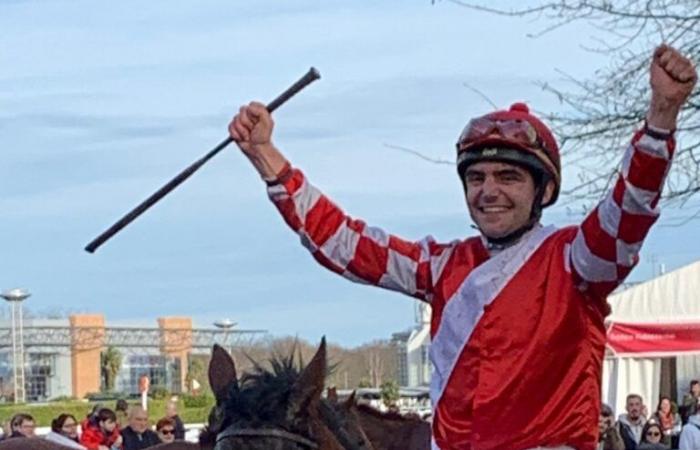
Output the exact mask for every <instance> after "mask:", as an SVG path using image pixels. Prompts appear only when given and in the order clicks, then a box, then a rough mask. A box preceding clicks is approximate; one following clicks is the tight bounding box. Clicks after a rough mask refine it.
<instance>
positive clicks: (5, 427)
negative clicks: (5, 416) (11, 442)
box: [0, 420, 12, 442]
mask: <svg viewBox="0 0 700 450" xmlns="http://www.w3.org/2000/svg"><path fill="white" fill-rule="evenodd" d="M0 431H1V432H2V435H0V442H2V441H4V440H5V439H7V438H9V437H10V435H11V434H12V427H11V426H10V421H9V420H8V421H5V422H3V423H2V429H0Z"/></svg>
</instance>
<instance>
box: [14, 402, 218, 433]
mask: <svg viewBox="0 0 700 450" xmlns="http://www.w3.org/2000/svg"><path fill="white" fill-rule="evenodd" d="M206 399H207V400H206V403H204V404H202V403H198V404H197V406H196V407H190V408H188V407H186V406H185V404H184V403H183V402H182V400H180V402H179V404H178V411H179V413H180V417H181V418H182V420H183V421H184V422H185V423H202V422H206V420H207V417H208V416H209V410H210V409H211V407H212V406H213V404H214V400H213V399H212V398H211V397H206ZM114 403H115V402H113V401H109V402H103V403H102V404H103V405H104V406H106V407H108V408H114ZM138 403H139V402H138V401H134V400H132V401H129V404H130V405H132V404H138ZM165 403H166V400H150V401H149V402H148V412H149V415H150V418H151V422H152V423H154V424H155V422H156V421H157V420H158V419H160V418H161V417H163V416H164V415H165ZM188 403H189V404H191V403H190V402H188ZM95 404H96V403H88V402H85V401H73V402H51V403H46V404H39V405H34V404H26V405H0V423H5V422H6V421H8V420H10V418H11V417H12V416H13V415H15V414H17V413H19V412H24V413H29V414H31V415H32V416H33V417H34V419H35V420H36V422H37V426H40V427H48V426H51V421H52V420H53V419H54V418H55V417H57V416H58V415H59V414H62V413H70V414H73V415H74V416H75V417H76V418H77V419H78V420H79V421H80V420H82V419H83V418H85V416H86V415H87V414H88V413H89V412H90V411H91V410H92V408H93V407H94V405H95ZM192 406H195V405H192Z"/></svg>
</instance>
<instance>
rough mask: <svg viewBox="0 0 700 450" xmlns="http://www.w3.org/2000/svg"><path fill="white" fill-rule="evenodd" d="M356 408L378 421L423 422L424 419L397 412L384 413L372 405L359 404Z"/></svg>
mask: <svg viewBox="0 0 700 450" xmlns="http://www.w3.org/2000/svg"><path fill="white" fill-rule="evenodd" d="M355 406H356V407H357V409H358V410H359V411H360V412H363V413H366V414H369V415H371V416H373V417H376V418H377V419H381V420H393V421H401V422H422V421H423V419H421V418H420V417H418V416H414V415H403V414H401V413H399V412H396V411H386V412H382V411H379V410H378V409H376V408H373V407H371V406H370V405H366V404H363V403H357V404H356V405H355Z"/></svg>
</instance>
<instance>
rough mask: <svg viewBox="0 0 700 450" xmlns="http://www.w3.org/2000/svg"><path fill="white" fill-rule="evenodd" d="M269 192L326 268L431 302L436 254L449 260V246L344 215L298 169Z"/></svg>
mask: <svg viewBox="0 0 700 450" xmlns="http://www.w3.org/2000/svg"><path fill="white" fill-rule="evenodd" d="M267 190H268V195H269V197H270V199H271V200H272V202H273V203H274V204H275V206H276V207H277V209H278V210H279V211H280V213H282V217H283V218H284V220H285V221H286V222H287V224H288V225H289V226H290V227H291V228H292V229H293V230H294V231H296V233H297V234H298V235H299V237H300V238H301V242H302V244H303V245H304V246H305V247H306V248H307V249H308V250H309V251H310V252H311V254H312V255H313V257H314V258H315V259H316V260H317V261H318V262H320V263H321V264H322V265H323V266H325V267H326V268H328V269H330V270H332V271H333V272H336V273H338V274H340V275H342V276H344V277H345V278H348V279H350V280H352V281H355V282H359V283H368V284H373V285H376V286H380V287H384V288H387V289H391V290H395V291H399V292H403V293H405V294H408V295H410V296H413V297H416V298H419V299H421V300H424V301H430V299H431V290H432V274H431V270H430V260H431V254H432V255H437V257H438V259H440V260H442V259H444V256H442V254H443V253H445V252H444V251H443V250H444V246H441V245H439V244H437V243H435V242H434V240H433V239H432V238H430V237H428V238H426V239H423V240H421V241H419V242H410V241H406V240H404V239H401V238H398V237H396V236H393V235H391V234H388V233H386V232H384V231H383V230H381V229H379V228H376V227H371V226H368V225H366V224H365V223H364V222H362V221H361V220H357V219H353V218H351V217H349V216H347V215H345V213H344V212H343V211H342V210H341V209H340V208H339V207H338V206H336V205H335V204H334V203H333V202H332V201H331V200H329V199H328V197H326V196H325V195H324V194H323V193H321V192H320V191H319V190H318V189H317V188H316V187H314V186H312V185H311V184H310V183H309V182H308V181H307V180H306V178H305V177H304V175H303V173H302V172H301V171H300V170H298V169H291V172H290V173H289V174H288V175H287V176H285V177H282V179H281V180H280V182H279V183H276V184H272V185H271V186H268V188H267Z"/></svg>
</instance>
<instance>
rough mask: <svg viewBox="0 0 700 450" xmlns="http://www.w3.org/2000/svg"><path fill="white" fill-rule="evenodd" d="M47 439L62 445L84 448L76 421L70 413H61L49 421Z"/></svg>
mask: <svg viewBox="0 0 700 450" xmlns="http://www.w3.org/2000/svg"><path fill="white" fill-rule="evenodd" d="M45 439H46V440H47V441H51V442H55V443H56V444H60V445H62V446H64V447H69V448H78V449H82V450H85V447H84V446H82V445H80V439H79V437H78V421H77V420H76V419H75V417H74V416H73V415H72V414H61V415H59V416H58V417H56V418H55V419H53V420H52V421H51V431H50V432H49V434H47V435H46V437H45Z"/></svg>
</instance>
